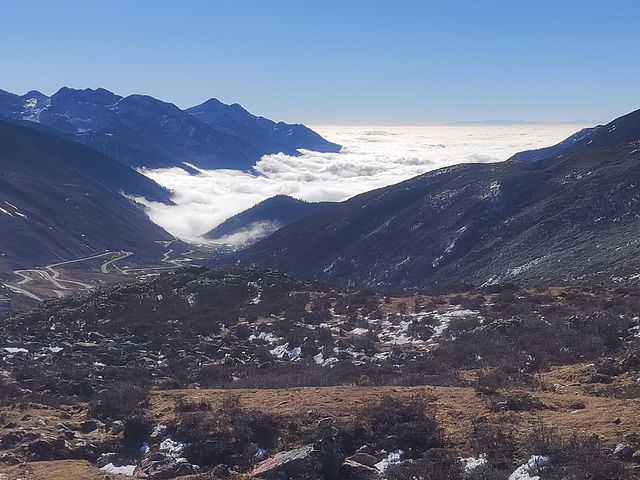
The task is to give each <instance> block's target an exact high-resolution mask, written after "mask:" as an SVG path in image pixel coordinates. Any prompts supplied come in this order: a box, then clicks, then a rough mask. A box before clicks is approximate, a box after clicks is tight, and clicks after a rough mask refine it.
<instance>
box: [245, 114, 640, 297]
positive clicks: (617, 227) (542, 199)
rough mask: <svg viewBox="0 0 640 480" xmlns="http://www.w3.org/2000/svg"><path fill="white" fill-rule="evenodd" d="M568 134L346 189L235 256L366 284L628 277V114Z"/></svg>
mask: <svg viewBox="0 0 640 480" xmlns="http://www.w3.org/2000/svg"><path fill="white" fill-rule="evenodd" d="M579 137H580V138H578V137H574V138H573V139H570V140H568V141H566V142H563V144H561V145H560V146H559V147H556V149H555V150H554V151H553V152H552V156H548V155H546V154H543V155H540V154H539V151H538V153H531V152H527V153H523V154H519V155H516V156H515V157H514V159H513V160H512V161H506V162H502V163H496V164H466V165H456V166H452V167H447V168H444V169H440V170H437V171H433V172H429V173H426V174H424V175H421V176H418V177H415V178H412V179H410V180H407V181H404V182H401V183H399V184H396V185H392V186H389V187H386V188H381V189H378V190H375V191H371V192H367V193H364V194H362V195H358V196H356V197H354V198H352V199H349V200H347V201H345V202H342V203H338V204H335V205H333V206H329V207H327V208H325V209H324V210H322V211H321V212H319V213H317V214H316V215H313V216H310V217H307V218H303V219H301V220H300V221H298V222H296V223H294V224H291V225H289V226H286V227H284V228H282V229H280V230H278V231H276V232H275V233H274V234H272V235H271V236H269V237H268V238H266V239H264V240H262V241H260V242H258V243H257V244H255V245H253V246H252V247H250V248H248V249H247V250H245V251H243V252H242V253H240V255H239V258H240V259H241V260H242V261H243V262H244V264H246V265H253V266H256V267H259V268H267V267H270V268H272V267H275V268H278V269H281V270H282V271H284V272H286V273H289V274H292V275H295V276H299V277H303V278H311V279H316V280H321V281H326V282H331V283H337V284H343V285H363V286H370V287H393V288H405V287H408V288H412V287H417V288H434V287H438V286H444V285H448V284H452V283H472V284H475V285H483V284H492V283H508V282H514V283H518V284H523V285H539V284H543V285H549V284H571V283H587V282H621V281H624V282H638V281H639V280H640V276H639V275H638V274H637V272H638V271H639V270H640V240H638V238H637V232H638V231H640V230H639V229H640V219H639V216H638V210H639V207H640V190H639V188H640V187H639V186H638V185H640V169H639V168H638V167H639V165H640V111H636V112H633V113H631V114H629V115H626V116H624V117H621V118H618V119H616V120H614V121H612V122H611V123H609V124H607V125H604V126H601V127H597V128H594V129H592V130H591V131H589V132H587V134H586V135H585V134H584V132H583V134H581V135H580V136H579ZM536 158H539V159H538V160H537V161H518V160H525V159H529V160H536Z"/></svg>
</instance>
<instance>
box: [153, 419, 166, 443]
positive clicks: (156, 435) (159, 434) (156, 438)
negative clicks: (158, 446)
mask: <svg viewBox="0 0 640 480" xmlns="http://www.w3.org/2000/svg"><path fill="white" fill-rule="evenodd" d="M166 434H167V426H166V425H163V424H162V423H159V424H158V425H156V426H155V427H153V431H152V432H151V435H149V444H150V445H153V444H155V443H160V442H161V441H162V439H163V437H165V436H166Z"/></svg>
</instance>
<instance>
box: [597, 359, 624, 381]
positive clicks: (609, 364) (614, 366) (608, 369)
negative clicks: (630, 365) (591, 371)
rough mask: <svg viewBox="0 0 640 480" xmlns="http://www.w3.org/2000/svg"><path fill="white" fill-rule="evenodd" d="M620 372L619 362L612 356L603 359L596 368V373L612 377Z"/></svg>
mask: <svg viewBox="0 0 640 480" xmlns="http://www.w3.org/2000/svg"><path fill="white" fill-rule="evenodd" d="M621 372H622V368H621V367H620V364H619V363H618V362H616V361H615V360H614V359H612V358H607V359H605V360H604V361H603V362H602V363H601V364H600V366H599V367H598V370H597V373H600V374H603V375H609V376H612V377H615V376H616V375H620V373H621Z"/></svg>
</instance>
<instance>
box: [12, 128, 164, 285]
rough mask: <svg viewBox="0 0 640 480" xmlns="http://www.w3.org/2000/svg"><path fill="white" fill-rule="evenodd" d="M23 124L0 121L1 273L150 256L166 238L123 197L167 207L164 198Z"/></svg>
mask: <svg viewBox="0 0 640 480" xmlns="http://www.w3.org/2000/svg"><path fill="white" fill-rule="evenodd" d="M24 125H33V124H30V123H28V122H25V123H24ZM24 125H15V124H12V123H7V122H4V121H0V232H2V235H0V273H3V274H6V273H7V272H9V271H11V270H13V269H16V268H24V267H28V266H33V265H37V264H42V263H44V262H53V261H60V260H67V259H71V258H77V257H81V256H84V255H91V254H94V253H96V252H103V251H105V250H128V251H133V252H137V253H139V254H140V255H141V256H143V257H144V256H145V254H146V253H149V252H150V251H153V250H156V249H157V247H156V244H155V242H154V241H156V240H169V239H171V238H172V236H171V235H169V234H168V233H167V232H166V231H164V230H163V229H162V228H160V227H159V226H157V225H156V224H154V223H153V222H151V220H149V219H148V218H147V216H146V215H145V214H144V212H143V211H142V210H141V209H140V208H138V206H137V205H136V204H134V203H133V202H132V201H130V200H128V199H127V198H125V197H124V196H123V195H122V193H129V194H133V195H143V196H145V197H146V198H149V199H151V200H155V201H158V202H165V203H168V202H170V200H169V198H170V194H169V192H168V191H166V190H164V189H163V188H162V187H160V186H159V185H157V184H156V183H154V182H153V181H151V180H150V179H148V178H147V177H145V176H144V175H141V174H139V173H138V172H136V171H134V170H132V169H131V168H129V167H127V166H125V165H123V164H121V163H119V162H116V161H115V160H113V159H111V158H109V157H107V156H105V155H103V154H101V153H99V152H96V151H95V150H92V149H90V148H88V147H86V146H83V145H80V144H77V143H74V142H71V141H69V140H66V139H64V138H61V137H60V136H58V135H56V134H52V133H51V132H45V131H43V130H42V129H39V130H36V129H34V128H29V127H27V126H24Z"/></svg>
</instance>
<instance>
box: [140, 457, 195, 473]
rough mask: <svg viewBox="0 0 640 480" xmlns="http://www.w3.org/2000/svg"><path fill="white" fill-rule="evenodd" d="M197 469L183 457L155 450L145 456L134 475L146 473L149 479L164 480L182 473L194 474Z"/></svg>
mask: <svg viewBox="0 0 640 480" xmlns="http://www.w3.org/2000/svg"><path fill="white" fill-rule="evenodd" d="M197 471H198V469H197V467H196V466H195V465H191V464H190V463H189V462H188V461H187V459H185V458H173V457H169V456H167V455H164V454H162V453H159V452H156V453H154V454H152V455H151V456H149V457H148V458H145V459H144V460H142V462H141V463H140V467H139V468H138V469H137V470H136V475H138V476H142V475H146V478H148V479H149V480H165V479H170V478H175V477H180V476H183V475H194V474H195V473H197Z"/></svg>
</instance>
